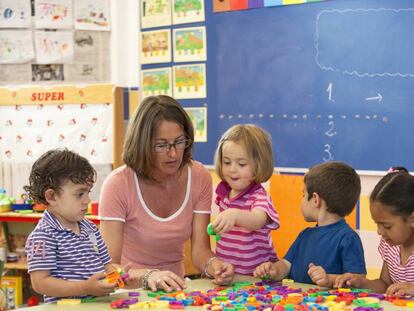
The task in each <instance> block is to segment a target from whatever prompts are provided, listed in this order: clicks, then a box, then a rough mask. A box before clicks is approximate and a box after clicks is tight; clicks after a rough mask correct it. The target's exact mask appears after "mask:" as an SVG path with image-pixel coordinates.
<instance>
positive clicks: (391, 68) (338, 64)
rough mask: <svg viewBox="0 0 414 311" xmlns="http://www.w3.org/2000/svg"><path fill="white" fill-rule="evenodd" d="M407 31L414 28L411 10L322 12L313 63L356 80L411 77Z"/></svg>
mask: <svg viewBox="0 0 414 311" xmlns="http://www.w3.org/2000/svg"><path fill="white" fill-rule="evenodd" d="M407 29H414V8H407V9H388V8H377V9H346V10H323V11H321V12H319V13H318V15H317V18H316V34H315V48H316V55H315V61H316V64H317V65H318V66H319V68H321V69H322V70H326V71H333V72H340V73H342V74H345V75H355V76H358V77H384V76H389V77H409V78H414V62H413V61H412V51H413V49H414V40H412V36H411V32H410V31H407ZM338 33H341V38H342V40H338V36H337V34H338ZM367 38H369V40H367Z"/></svg>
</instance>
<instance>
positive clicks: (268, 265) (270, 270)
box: [253, 261, 278, 279]
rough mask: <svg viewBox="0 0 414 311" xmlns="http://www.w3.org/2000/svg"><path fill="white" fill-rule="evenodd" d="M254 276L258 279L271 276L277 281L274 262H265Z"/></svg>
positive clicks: (257, 268)
mask: <svg viewBox="0 0 414 311" xmlns="http://www.w3.org/2000/svg"><path fill="white" fill-rule="evenodd" d="M253 276H254V277H257V278H263V277H265V276H270V278H272V279H276V278H277V276H278V272H277V268H276V265H275V263H273V262H270V261H268V262H264V263H262V264H261V265H260V266H257V267H256V269H255V270H254V272H253Z"/></svg>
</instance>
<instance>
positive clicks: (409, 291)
mask: <svg viewBox="0 0 414 311" xmlns="http://www.w3.org/2000/svg"><path fill="white" fill-rule="evenodd" d="M385 294H387V295H389V296H405V295H410V296H413V295H414V284H411V283H408V282H403V283H394V284H391V285H390V286H389V287H388V288H387V291H386V292H385Z"/></svg>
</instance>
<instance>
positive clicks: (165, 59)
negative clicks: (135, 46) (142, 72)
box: [141, 29, 171, 64]
mask: <svg viewBox="0 0 414 311" xmlns="http://www.w3.org/2000/svg"><path fill="white" fill-rule="evenodd" d="M169 62H171V32H170V30H169V29H164V30H156V31H144V32H141V64H153V63H169Z"/></svg>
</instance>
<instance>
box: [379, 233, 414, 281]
mask: <svg viewBox="0 0 414 311" xmlns="http://www.w3.org/2000/svg"><path fill="white" fill-rule="evenodd" d="M378 251H379V253H380V254H381V257H382V259H383V260H384V262H385V264H386V265H387V267H388V273H389V274H390V278H391V281H392V282H393V283H401V282H409V283H414V253H412V254H411V255H410V257H408V260H407V263H406V264H405V265H402V264H401V248H400V245H390V244H388V243H387V242H386V241H385V240H384V239H381V242H380V245H379V247H378Z"/></svg>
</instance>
